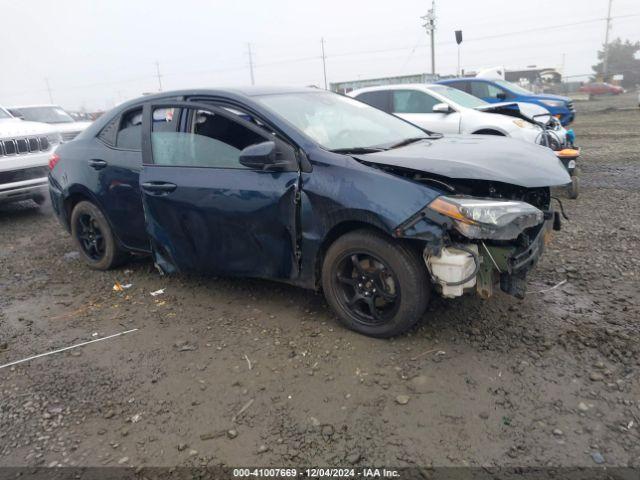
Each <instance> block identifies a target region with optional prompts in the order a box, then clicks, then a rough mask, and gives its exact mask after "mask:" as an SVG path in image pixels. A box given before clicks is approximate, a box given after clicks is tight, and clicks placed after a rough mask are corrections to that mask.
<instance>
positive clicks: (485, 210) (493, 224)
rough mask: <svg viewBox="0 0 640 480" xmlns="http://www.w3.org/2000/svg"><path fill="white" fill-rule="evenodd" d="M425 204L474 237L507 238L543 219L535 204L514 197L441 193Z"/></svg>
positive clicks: (512, 237)
mask: <svg viewBox="0 0 640 480" xmlns="http://www.w3.org/2000/svg"><path fill="white" fill-rule="evenodd" d="M429 208H430V209H431V210H434V211H436V212H438V213H440V214H442V215H445V216H447V217H449V218H452V219H453V220H454V226H455V228H456V230H458V231H459V232H460V233H462V234H463V235H464V236H465V237H467V238H474V239H493V240H511V239H514V238H517V237H518V235H520V233H521V232H522V231H523V230H525V229H526V228H529V227H534V226H536V225H538V224H540V223H542V222H543V221H544V214H543V213H542V212H541V211H540V210H538V209H537V208H536V207H534V206H533V205H530V204H528V203H526V202H518V201H515V200H484V199H480V198H473V197H446V196H441V197H438V198H436V199H435V200H434V201H433V202H431V203H430V204H429Z"/></svg>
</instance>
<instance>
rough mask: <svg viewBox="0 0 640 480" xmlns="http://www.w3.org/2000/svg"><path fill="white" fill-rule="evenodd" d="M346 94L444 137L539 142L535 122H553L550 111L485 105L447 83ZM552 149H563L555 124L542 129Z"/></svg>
mask: <svg viewBox="0 0 640 480" xmlns="http://www.w3.org/2000/svg"><path fill="white" fill-rule="evenodd" d="M348 95H349V96H351V97H353V98H355V99H357V100H360V101H362V102H365V103H367V104H369V105H372V106H374V107H376V108H379V109H381V110H384V111H385V112H387V113H392V114H394V115H397V116H398V117H401V118H403V119H405V120H407V121H409V122H411V123H413V124H415V125H417V126H419V127H421V128H424V129H426V130H429V131H432V132H438V133H443V134H485V135H503V136H507V137H512V138H517V139H520V140H524V141H526V142H533V143H538V144H541V143H544V138H545V134H544V129H543V128H542V127H540V126H539V125H536V123H535V121H537V122H542V123H548V122H552V123H553V122H554V120H553V119H552V117H551V115H550V114H549V111H548V110H546V109H544V108H542V107H540V106H538V105H533V104H524V103H513V102H511V103H509V102H504V103H488V102H485V101H484V100H481V99H479V98H476V97H474V96H472V95H469V94H468V93H465V92H462V91H460V90H458V89H455V88H451V87H447V86H446V85H427V84H400V85H383V86H379V87H368V88H361V89H358V90H354V91H352V92H350V93H348ZM547 131H548V132H550V133H548V134H547V138H548V139H550V140H551V142H550V143H551V145H549V146H551V147H552V148H554V150H556V149H560V148H562V147H563V146H564V145H565V144H566V141H567V138H566V130H565V129H564V128H563V127H562V126H560V125H559V124H557V122H555V123H554V124H553V127H552V128H550V129H548V130H547Z"/></svg>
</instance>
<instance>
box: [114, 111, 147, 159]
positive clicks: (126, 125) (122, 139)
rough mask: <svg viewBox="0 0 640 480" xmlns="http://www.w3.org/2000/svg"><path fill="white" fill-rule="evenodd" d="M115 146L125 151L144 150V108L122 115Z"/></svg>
mask: <svg viewBox="0 0 640 480" xmlns="http://www.w3.org/2000/svg"><path fill="white" fill-rule="evenodd" d="M115 146H116V148H122V149H125V150H142V108H137V109H135V110H130V111H128V112H126V113H124V114H123V115H122V117H121V120H120V125H119V128H118V133H117V134H116V143H115Z"/></svg>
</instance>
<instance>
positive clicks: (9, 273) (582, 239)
mask: <svg viewBox="0 0 640 480" xmlns="http://www.w3.org/2000/svg"><path fill="white" fill-rule="evenodd" d="M634 103H635V94H633V95H632V94H629V95H625V96H622V97H620V98H605V99H600V100H598V101H593V102H588V103H577V107H578V109H579V115H578V120H577V122H576V123H575V125H574V129H575V131H576V134H577V136H578V140H579V143H580V145H581V147H582V148H583V157H582V158H581V159H580V163H581V165H582V174H583V175H582V191H581V195H580V198H579V199H578V200H568V199H565V200H564V205H565V209H566V210H567V214H568V215H569V217H570V221H569V222H565V224H564V229H563V231H562V232H558V233H557V234H556V236H555V238H554V241H553V243H552V245H551V246H550V248H549V249H548V250H547V252H546V254H545V256H544V258H543V260H542V261H541V263H540V264H539V266H538V269H537V270H536V271H535V272H534V273H533V274H532V276H531V277H530V293H529V294H528V295H527V297H526V298H525V300H523V301H518V300H515V299H513V298H510V297H507V296H499V297H496V298H494V299H492V300H490V301H482V300H480V299H478V298H474V297H465V298H461V299H457V300H453V301H451V300H450V301H444V300H439V299H436V300H435V301H434V302H433V303H432V304H431V306H430V308H429V311H428V312H427V314H426V315H425V318H424V320H423V321H422V322H421V324H420V326H419V327H418V328H416V329H415V330H414V331H413V332H411V333H410V334H408V335H405V336H402V337H399V338H396V339H393V340H375V339H371V338H367V337H363V336H360V335H357V334H355V333H352V332H349V331H346V330H344V329H343V328H341V327H340V326H339V325H338V324H337V323H336V321H335V319H334V318H333V316H332V314H331V312H330V311H329V309H328V307H327V305H326V304H325V302H324V300H323V299H322V297H321V296H319V295H317V294H315V293H313V292H307V291H303V290H299V289H296V288H293V287H289V286H284V285H280V284H274V283H270V282H265V281H256V280H228V279H216V278H213V279H211V278H209V279H203V278H192V277H180V276H175V277H162V276H160V275H158V274H157V272H156V271H155V270H154V268H153V266H152V265H151V263H150V262H149V261H144V260H141V261H138V262H135V263H132V264H129V265H127V266H125V267H123V268H121V269H118V270H115V271H110V272H95V271H91V270H89V269H87V268H86V267H85V266H84V265H83V264H82V263H81V262H80V261H79V259H78V258H77V252H74V249H73V246H72V243H71V241H70V238H69V237H68V235H67V234H66V233H65V232H64V231H63V230H62V228H61V227H60V226H59V225H58V224H57V221H56V220H55V218H54V217H53V216H52V214H51V212H50V210H48V209H46V208H43V209H37V208H34V207H33V206H31V205H29V204H24V205H13V206H4V207H0V364H4V363H7V362H10V361H13V360H17V359H21V358H24V357H27V356H30V355H34V354H38V353H41V352H46V351H49V350H53V349H56V348H62V347H65V346H69V345H72V344H75V343H79V342H83V341H87V340H91V339H92V338H97V337H102V336H106V335H110V334H114V333H117V332H121V331H125V330H129V329H133V328H137V329H138V330H137V331H135V332H132V333H129V334H127V335H124V336H121V337H116V338H113V339H110V340H106V341H104V342H97V343H94V344H90V345H87V346H85V347H82V348H77V349H73V350H70V351H67V352H64V353H60V354H56V355H51V356H47V357H45V358H40V359H36V360H33V361H31V362H28V363H23V364H20V365H17V366H14V367H9V368H5V369H1V370H0V398H1V402H0V466H18V465H20V466H25V465H26V466H48V465H50V466H53V465H80V466H102V465H118V464H121V465H136V466H140V465H145V466H149V465H154V466H174V465H184V466H190V465H210V466H215V465H222V464H224V465H233V466H246V465H258V466H259V465H261V466H287V465H291V466H303V465H304V466H311V465H325V466H350V465H385V466H395V467H400V466H416V465H418V466H429V465H436V466H441V465H446V466H594V465H596V464H603V465H606V466H627V465H634V466H640V430H639V424H640V382H639V379H638V375H639V373H640V343H639V342H638V339H639V338H640V337H639V333H640V325H639V318H640V308H639V298H640V279H639V274H640V257H639V256H638V246H639V244H640V153H639V152H640V110H639V109H637V108H635V109H634V108H631V107H633V106H634ZM625 107H628V108H625ZM587 111H588V112H589V113H588V114H587V113H586V112H587ZM116 281H118V282H120V283H122V284H128V283H131V284H132V286H131V288H129V289H126V290H124V291H123V292H116V291H114V290H113V288H112V287H113V285H114V282H116ZM560 282H564V283H562V284H561V285H560V286H558V287H557V288H554V289H551V287H553V286H556V285H558V284H559V283H560ZM158 289H164V294H162V295H158V296H155V297H154V296H151V295H150V292H152V291H155V290H158Z"/></svg>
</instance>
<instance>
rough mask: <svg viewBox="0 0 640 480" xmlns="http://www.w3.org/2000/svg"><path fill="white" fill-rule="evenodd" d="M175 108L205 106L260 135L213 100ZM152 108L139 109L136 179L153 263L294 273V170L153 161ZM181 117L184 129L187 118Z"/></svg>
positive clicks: (256, 274)
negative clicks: (140, 162)
mask: <svg viewBox="0 0 640 480" xmlns="http://www.w3.org/2000/svg"><path fill="white" fill-rule="evenodd" d="M173 107H175V108H181V109H183V110H182V111H183V112H186V111H190V112H193V111H194V109H203V110H206V111H209V112H212V113H214V115H218V116H220V117H218V118H221V117H224V119H226V120H228V121H231V122H233V123H234V128H237V127H238V126H240V127H244V128H249V129H251V130H252V131H253V132H254V133H259V134H260V135H263V136H266V134H265V133H264V132H261V131H260V130H259V128H258V127H256V126H255V125H252V124H249V123H248V122H245V121H244V120H242V119H240V118H239V117H238V116H236V115H234V114H232V113H229V112H225V111H223V110H222V109H219V108H216V107H212V106H211V105H204V104H200V105H199V104H194V103H192V102H190V103H188V104H186V103H180V104H177V105H173ZM152 108H154V106H148V111H145V121H146V124H145V126H144V131H145V139H146V140H145V144H144V154H145V165H144V166H143V169H142V174H141V178H140V183H141V185H142V192H143V193H142V198H143V206H144V211H145V218H146V228H147V232H148V234H149V237H150V238H151V242H152V251H153V254H154V258H155V260H156V263H157V264H158V265H159V266H160V267H161V268H162V269H163V270H165V271H167V272H172V271H176V270H177V271H182V272H198V273H207V274H222V275H242V276H253V277H269V278H281V279H289V278H292V277H294V276H295V275H297V271H298V268H297V265H298V264H297V257H296V252H297V245H296V238H297V236H296V231H295V229H296V225H295V223H296V222H295V218H296V210H297V194H296V193H297V191H298V188H299V187H298V185H299V172H298V171H297V170H296V171H281V172H270V171H262V170H260V171H259V170H254V169H249V168H244V167H242V166H239V167H234V168H215V167H205V166H184V165H181V160H180V158H175V159H173V160H172V159H169V158H166V157H167V153H166V152H164V153H163V157H165V158H164V161H165V162H166V163H170V164H164V165H157V164H153V163H152V160H153V152H152V142H151V123H152V120H151V109H152ZM185 109H191V110H185ZM226 120H225V121H226ZM180 124H181V126H180V129H181V130H184V129H185V128H186V127H185V121H184V120H181V122H180ZM278 148H280V149H283V151H287V150H286V149H287V148H291V147H290V146H289V145H285V144H283V142H278ZM183 151H184V150H183ZM180 152H181V151H180V150H179V149H178V150H176V152H174V154H175V155H180V154H181V153H180ZM288 154H289V155H290V154H291V152H290V151H288ZM197 155H199V156H201V154H200V153H198V154H197ZM182 163H184V162H182ZM158 185H169V186H168V187H167V188H158Z"/></svg>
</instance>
